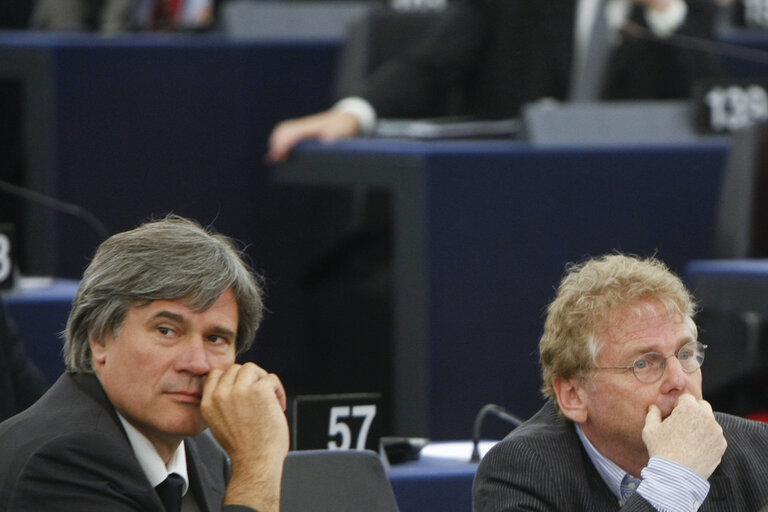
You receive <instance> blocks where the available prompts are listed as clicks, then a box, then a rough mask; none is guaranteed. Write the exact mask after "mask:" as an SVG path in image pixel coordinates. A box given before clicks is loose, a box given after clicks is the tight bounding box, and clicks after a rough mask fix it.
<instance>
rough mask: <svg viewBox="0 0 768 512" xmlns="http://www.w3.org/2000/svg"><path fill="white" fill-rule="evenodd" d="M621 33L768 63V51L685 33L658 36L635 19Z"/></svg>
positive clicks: (636, 37) (679, 46) (620, 30)
mask: <svg viewBox="0 0 768 512" xmlns="http://www.w3.org/2000/svg"><path fill="white" fill-rule="evenodd" d="M619 33H620V34H621V35H623V36H625V37H629V38H632V39H640V40H643V41H653V42H656V43H661V44H668V45H670V46H674V47H677V48H682V49H686V50H694V51H698V52H703V53H708V54H710V55H719V56H721V57H732V58H735V59H740V60H745V61H748V62H755V63H759V64H768V52H766V51H763V50H756V49H754V48H747V47H745V46H739V45H737V44H732V43H724V42H722V41H713V40H711V39H706V38H703V37H694V36H688V35H685V34H672V35H670V36H669V37H658V36H656V35H654V34H653V33H652V32H651V31H650V30H648V29H647V28H646V27H644V26H642V25H640V24H639V23H637V22H635V21H627V22H626V23H625V24H624V25H623V26H622V27H621V28H620V29H619Z"/></svg>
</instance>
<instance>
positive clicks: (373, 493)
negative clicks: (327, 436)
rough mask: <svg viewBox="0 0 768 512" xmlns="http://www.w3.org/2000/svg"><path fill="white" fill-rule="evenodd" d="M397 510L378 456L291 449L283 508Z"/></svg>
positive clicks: (299, 511)
mask: <svg viewBox="0 0 768 512" xmlns="http://www.w3.org/2000/svg"><path fill="white" fill-rule="evenodd" d="M309 511H311V512H360V511H366V512H398V507H397V502H396V501H395V495H394V492H393V491H392V486H391V484H390V482H389V478H388V477H387V474H386V472H385V471H384V466H383V464H382V462H381V459H380V458H379V456H378V455H377V454H376V453H374V452H372V451H365V450H305V451H293V452H289V453H288V458H287V459H286V460H285V467H284V470H283V487H282V495H281V500H280V512H309Z"/></svg>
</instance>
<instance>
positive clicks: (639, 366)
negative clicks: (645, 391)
mask: <svg viewBox="0 0 768 512" xmlns="http://www.w3.org/2000/svg"><path fill="white" fill-rule="evenodd" d="M648 364H649V363H648V361H646V360H645V359H638V360H637V361H635V368H637V369H638V370H644V369H645V368H647V367H648Z"/></svg>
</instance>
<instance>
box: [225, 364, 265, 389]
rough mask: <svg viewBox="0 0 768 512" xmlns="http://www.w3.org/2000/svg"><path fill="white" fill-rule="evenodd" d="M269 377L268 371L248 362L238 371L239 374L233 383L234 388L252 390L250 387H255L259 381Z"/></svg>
mask: <svg viewBox="0 0 768 512" xmlns="http://www.w3.org/2000/svg"><path fill="white" fill-rule="evenodd" d="M265 375H267V371H266V370H264V369H263V368H261V367H260V366H258V365H256V364H254V363H251V362H247V363H243V365H242V366H241V367H240V368H239V369H238V372H237V374H236V375H235V380H234V382H233V385H234V386H238V387H240V386H244V387H246V388H250V386H253V385H254V384H256V383H257V382H259V379H261V378H262V377H264V376H265Z"/></svg>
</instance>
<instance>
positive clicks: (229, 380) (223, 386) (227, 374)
mask: <svg viewBox="0 0 768 512" xmlns="http://www.w3.org/2000/svg"><path fill="white" fill-rule="evenodd" d="M240 367H241V365H239V364H233V365H232V366H230V367H229V368H227V369H226V370H224V372H223V373H222V374H221V377H219V381H218V382H217V383H216V388H218V389H220V390H231V389H232V387H233V386H234V385H235V379H236V378H237V373H238V372H239V371H240Z"/></svg>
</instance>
